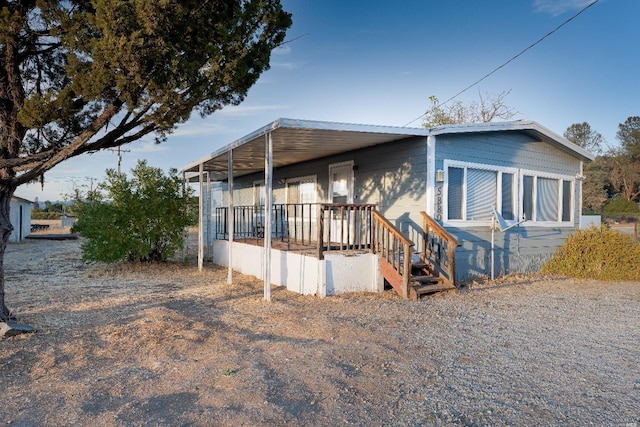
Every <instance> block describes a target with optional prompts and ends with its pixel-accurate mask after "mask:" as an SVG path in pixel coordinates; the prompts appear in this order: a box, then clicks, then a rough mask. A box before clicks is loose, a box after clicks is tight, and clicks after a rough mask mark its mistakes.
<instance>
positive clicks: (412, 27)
mask: <svg viewBox="0 0 640 427" xmlns="http://www.w3.org/2000/svg"><path fill="white" fill-rule="evenodd" d="M592 1H593V0H518V1H513V0H484V1H476V0H452V1H448V2H445V1H435V0H401V1H398V2H389V1H379V2H372V1H370V0H283V2H282V3H283V5H284V7H285V9H286V10H288V11H289V12H291V13H292V14H293V22H294V24H293V26H292V28H291V29H290V30H289V33H288V39H289V40H293V41H291V42H290V43H287V44H285V45H284V46H282V47H281V48H279V49H277V50H276V51H275V52H274V53H273V56H272V59H271V69H270V70H269V71H267V72H266V73H264V74H263V75H262V77H261V78H260V80H259V81H258V83H257V84H256V85H255V86H254V87H252V88H251V90H250V91H249V94H248V96H247V97H246V99H245V101H244V102H243V103H242V104H241V105H240V106H238V107H232V108H226V109H224V110H222V111H219V112H217V113H214V114H213V115H212V116H210V117H208V118H206V119H201V118H200V117H199V116H197V115H194V116H193V117H192V119H191V120H189V121H188V122H187V123H185V124H183V125H182V126H180V127H179V128H178V130H177V131H176V132H175V133H174V134H173V135H171V136H170V137H169V139H168V141H167V142H166V143H163V144H160V145H155V144H154V143H153V140H152V138H147V139H144V140H141V141H139V142H136V143H134V144H131V145H129V146H127V147H124V148H123V149H124V150H128V151H126V152H124V153H123V159H122V169H123V170H124V171H129V170H130V169H131V168H132V167H133V166H135V164H136V162H137V160H138V159H146V160H147V161H148V163H149V164H150V165H151V166H156V167H161V168H163V169H165V170H168V169H169V168H171V167H175V168H180V167H181V166H184V165H185V164H187V163H190V162H192V161H194V160H197V159H199V158H201V157H203V156H205V155H207V154H209V153H211V152H212V151H214V150H216V149H218V148H220V147H221V146H224V145H226V144H228V143H230V142H233V141H234V140H236V139H238V138H240V137H242V136H244V135H246V134H248V133H250V132H252V131H254V130H256V129H258V128H259V127H261V126H263V125H265V124H267V123H270V122H271V121H273V120H275V119H276V118H279V117H288V118H299V119H312V120H327V121H336V122H348V123H363V124H377V125H390V126H405V125H407V124H409V123H410V122H411V123H410V126H414V127H419V126H421V119H418V120H415V121H414V119H416V118H418V117H419V116H420V115H421V114H422V113H424V111H425V110H426V109H427V108H428V107H429V105H430V104H429V96H431V95H435V96H437V97H438V98H439V99H440V100H441V101H443V100H446V99H448V98H449V97H451V96H453V95H455V94H456V93H458V92H459V91H461V90H462V89H464V88H466V87H467V86H469V85H470V84H472V83H474V82H475V81H477V80H478V79H480V78H481V77H482V76H484V75H486V74H487V73H489V72H490V71H492V70H493V69H495V68H496V67H498V66H500V65H501V64H503V63H504V62H506V61H507V60H509V59H510V58H512V57H513V56H514V55H516V54H517V53H519V52H520V51H522V50H523V49H525V48H526V47H528V46H530V45H531V44H532V43H534V42H536V41H537V40H538V39H539V38H541V37H542V36H544V35H545V34H547V33H548V32H550V31H551V30H553V29H554V28H556V27H557V26H558V25H560V24H561V23H562V22H564V21H566V20H567V19H568V18H570V17H571V16H573V15H574V14H576V13H577V12H578V11H579V10H580V9H582V8H583V7H585V6H586V5H588V4H590V3H591V2H592ZM638 16H640V1H638V0H599V2H598V3H597V4H595V5H594V6H592V7H591V8H589V9H588V10H587V11H586V12H584V13H583V14H581V15H580V16H579V17H577V18H576V19H575V20H573V21H572V22H570V23H569V24H567V25H566V26H564V27H563V28H561V29H560V30H558V31H557V32H555V33H554V34H552V35H551V36H550V37H548V38H546V39H545V40H544V41H542V42H541V43H540V44H538V45H536V46H535V47H533V48H532V49H530V50H529V51H527V52H526V53H524V54H523V55H522V56H520V57H519V58H517V59H516V60H514V61H513V62H511V63H509V64H508V65H506V66H505V67H504V68H502V69H500V70H499V71H497V72H496V73H494V74H492V75H491V76H490V77H488V78H487V79H486V80H484V81H482V82H481V83H480V84H479V85H478V86H474V87H473V88H471V89H470V90H468V91H467V92H465V93H464V94H462V95H460V96H459V97H458V98H456V101H458V100H459V101H462V102H465V103H466V102H471V101H474V100H477V99H478V92H479V91H481V92H482V93H486V94H494V95H495V94H497V93H500V92H503V91H511V92H510V94H509V95H508V96H507V97H506V98H505V103H506V104H507V105H508V106H510V107H511V108H512V109H514V110H515V111H518V114H517V115H516V116H515V117H514V119H530V120H535V121H537V122H539V123H541V124H542V125H543V126H546V127H547V128H549V129H551V130H552V131H554V132H556V133H558V134H562V133H563V132H564V131H565V130H566V128H567V127H568V126H570V125H571V124H573V123H578V122H580V123H581V122H584V121H586V122H588V123H589V124H590V125H591V127H592V128H593V129H595V130H596V131H598V132H600V133H601V134H602V135H603V136H604V137H605V139H606V141H607V142H608V143H609V144H612V145H614V144H616V140H615V133H616V131H617V127H618V124H619V123H622V122H624V121H625V120H626V118H627V117H629V116H633V115H640V78H639V77H638V76H639V75H640V27H638V26H637V17H638ZM116 166H117V156H116V153H115V152H104V153H96V154H93V155H90V156H82V157H79V158H75V159H71V160H68V161H66V162H65V163H62V164H60V165H58V166H57V167H56V168H54V169H53V170H52V171H50V172H49V173H47V174H46V176H45V185H44V190H42V189H41V188H40V185H39V184H36V185H29V186H23V187H21V188H19V189H18V190H17V192H16V194H17V195H19V196H21V197H25V198H28V199H32V200H33V199H35V198H36V197H37V198H38V199H39V200H41V201H43V200H60V199H62V198H63V195H64V194H65V193H69V192H70V191H71V189H72V187H73V185H74V184H75V185H90V183H91V182H92V180H93V182H94V183H95V182H97V181H100V180H102V179H103V177H104V171H105V169H107V168H116Z"/></svg>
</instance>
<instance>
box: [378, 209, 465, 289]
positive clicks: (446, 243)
mask: <svg viewBox="0 0 640 427" xmlns="http://www.w3.org/2000/svg"><path fill="white" fill-rule="evenodd" d="M420 214H421V215H422V217H423V242H422V243H423V245H422V246H423V247H422V250H421V252H418V253H414V252H413V247H414V246H415V245H414V243H413V242H412V241H411V240H409V239H408V238H407V237H406V236H405V235H404V234H403V233H402V232H401V231H400V230H399V229H398V228H396V227H395V226H394V225H393V224H391V223H390V222H389V221H388V220H387V219H386V218H385V217H384V216H382V215H381V214H380V213H379V212H378V211H377V210H375V209H373V210H372V211H371V218H372V245H371V250H372V251H373V252H374V253H377V254H378V255H379V257H380V272H381V274H382V276H383V277H384V279H385V281H386V282H387V283H388V284H389V285H391V286H392V287H393V289H395V290H396V292H398V294H399V295H401V296H403V297H404V298H411V299H420V298H421V297H422V296H424V295H429V294H433V293H436V292H442V291H447V290H450V289H455V288H456V286H455V277H456V275H455V249H456V247H457V246H459V245H460V243H458V241H457V240H456V238H455V237H453V236H452V235H451V234H450V233H448V232H447V231H446V230H445V229H443V228H442V227H441V226H440V225H439V224H438V223H437V222H436V221H434V220H433V219H432V218H431V217H429V216H428V215H427V214H426V213H424V212H420ZM414 255H415V256H416V257H419V259H420V261H418V262H414V261H413V258H414Z"/></svg>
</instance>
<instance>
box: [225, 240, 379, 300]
mask: <svg viewBox="0 0 640 427" xmlns="http://www.w3.org/2000/svg"><path fill="white" fill-rule="evenodd" d="M228 247H229V242H227V241H226V240H215V241H214V247H213V262H214V263H215V264H218V265H221V266H223V267H228V266H229V256H228V253H229V252H228ZM263 251H264V248H262V247H259V246H254V245H248V244H245V243H239V242H233V254H232V259H233V266H232V268H233V270H235V271H237V272H239V273H242V274H247V275H250V276H254V277H256V278H258V279H261V280H263V277H262V274H263V273H262V272H263V265H262V263H263V259H264V257H263ZM271 283H272V284H273V285H276V286H284V287H286V288H287V289H288V290H290V291H292V292H297V293H299V294H302V295H317V296H320V297H324V296H328V295H338V294H342V293H346V292H379V291H382V289H383V286H382V279H381V278H380V269H379V266H378V257H377V256H376V255H374V254H370V253H365V254H358V255H348V256H347V255H342V254H338V253H332V254H327V255H325V259H324V260H319V259H317V258H315V257H310V256H305V255H302V254H298V253H294V252H288V251H280V250H277V249H272V250H271Z"/></svg>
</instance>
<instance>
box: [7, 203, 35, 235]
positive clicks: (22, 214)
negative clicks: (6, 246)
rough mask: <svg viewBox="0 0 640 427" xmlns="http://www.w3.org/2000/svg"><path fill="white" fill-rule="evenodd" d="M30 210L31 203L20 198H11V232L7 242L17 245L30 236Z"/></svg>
mask: <svg viewBox="0 0 640 427" xmlns="http://www.w3.org/2000/svg"><path fill="white" fill-rule="evenodd" d="M31 208H33V202H32V201H30V200H27V199H23V198H22V197H17V196H13V197H12V198H11V224H12V225H13V231H12V232H11V237H9V241H10V242H13V243H17V242H20V241H22V240H23V239H24V238H25V237H27V236H28V235H29V234H31Z"/></svg>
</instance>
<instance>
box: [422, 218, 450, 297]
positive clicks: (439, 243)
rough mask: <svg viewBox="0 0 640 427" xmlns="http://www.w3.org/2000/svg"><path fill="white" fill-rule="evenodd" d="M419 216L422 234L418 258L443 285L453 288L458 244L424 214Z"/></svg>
mask: <svg viewBox="0 0 640 427" xmlns="http://www.w3.org/2000/svg"><path fill="white" fill-rule="evenodd" d="M420 215H422V230H423V233H424V234H423V236H424V242H423V243H424V244H423V245H422V252H421V253H420V258H422V261H424V262H426V263H428V264H430V265H431V267H432V269H433V270H434V272H436V273H437V274H438V275H439V277H441V278H442V280H443V281H444V282H445V283H449V284H451V285H454V286H455V284H456V283H455V281H456V247H457V246H460V242H458V240H457V239H456V238H455V237H454V236H453V235H452V234H451V233H449V232H448V231H447V230H445V229H444V228H442V226H441V225H440V224H438V223H437V222H436V221H435V220H434V219H433V218H431V217H430V216H429V215H427V213H426V212H420Z"/></svg>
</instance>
